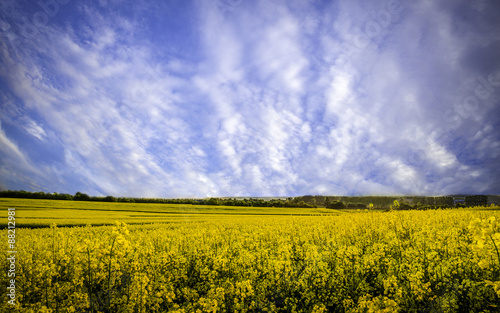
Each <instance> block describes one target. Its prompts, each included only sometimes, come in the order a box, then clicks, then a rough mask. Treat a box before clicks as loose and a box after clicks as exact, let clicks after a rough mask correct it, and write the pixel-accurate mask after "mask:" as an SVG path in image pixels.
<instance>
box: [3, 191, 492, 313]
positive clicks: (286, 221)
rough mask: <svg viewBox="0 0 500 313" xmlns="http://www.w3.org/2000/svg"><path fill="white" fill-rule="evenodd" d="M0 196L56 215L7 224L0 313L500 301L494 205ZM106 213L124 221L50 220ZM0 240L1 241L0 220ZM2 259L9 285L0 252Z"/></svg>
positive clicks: (19, 217)
mask: <svg viewBox="0 0 500 313" xmlns="http://www.w3.org/2000/svg"><path fill="white" fill-rule="evenodd" d="M0 200H2V201H0V205H1V206H5V207H7V206H8V207H16V222H17V221H18V222H19V223H20V224H19V225H23V223H24V225H31V223H33V222H34V221H36V220H37V219H39V220H41V222H40V223H39V224H38V226H43V225H45V224H46V223H47V222H49V221H50V222H55V223H57V224H58V226H55V225H53V226H52V227H47V228H34V229H28V228H20V227H18V228H16V247H17V256H16V258H17V259H16V277H15V281H16V303H17V304H16V306H15V308H13V307H12V306H11V305H9V304H8V302H7V300H8V298H7V296H6V293H4V296H3V298H4V300H3V301H2V303H1V304H0V311H1V312H499V311H500V253H499V250H498V249H499V248H500V228H499V226H500V225H497V223H496V221H497V220H499V219H500V211H499V210H500V208H499V207H491V208H473V209H460V210H458V209H451V210H429V211H391V212H372V211H358V212H349V213H339V212H332V210H326V209H285V211H284V209H277V208H276V209H275V208H247V207H245V208H235V207H232V208H231V210H232V211H231V210H229V209H227V208H224V207H203V208H193V206H188V207H182V206H179V205H178V206H175V205H144V204H143V205H140V206H137V207H133V206H128V204H105V203H81V202H69V203H66V204H65V203H64V202H65V201H54V202H50V201H49V202H47V201H35V200H19V199H0ZM11 201H12V202H11ZM23 201H24V202H23ZM14 202H16V203H14ZM23 205H24V206H23ZM56 205H58V206H59V207H58V208H56V207H55V206H56ZM131 205H132V204H131ZM120 206H121V207H122V209H120ZM99 208H102V209H103V210H104V211H100V210H99ZM2 210H4V211H5V212H7V209H3V208H2ZM58 210H59V211H58ZM189 210H194V211H189ZM75 212H80V213H79V214H81V216H80V215H78V216H75V215H73V214H74V213H75ZM138 212H139V213H138ZM327 212H331V214H329V215H327V214H326V213H327ZM285 213H286V214H285ZM282 214H285V215H282ZM290 214H292V215H290ZM293 214H295V215H293ZM135 215H142V216H140V217H138V216H135ZM6 216H7V214H4V218H5V220H7V219H6ZM51 216H52V219H51ZM94 218H95V221H97V222H96V223H93V222H92V220H93V219H94ZM111 219H116V220H118V221H119V222H118V223H116V224H115V225H114V226H78V227H60V226H59V225H77V224H80V225H86V224H89V223H90V224H94V225H95V224H106V223H109V222H110V220H111ZM122 221H125V222H126V223H127V224H132V223H136V222H137V223H139V222H142V223H147V224H135V225H126V224H124V223H122ZM151 223H153V224H151ZM5 224H6V223H5ZM2 225H4V223H2ZM2 238H5V245H7V230H6V229H3V230H2ZM0 264H1V266H2V268H3V269H4V270H3V271H2V273H1V277H2V280H3V281H4V282H5V283H4V284H3V285H4V286H5V285H7V286H8V280H9V278H8V277H7V275H6V273H7V269H8V268H9V263H8V260H7V251H6V250H4V256H2V260H1V261H0ZM4 290H5V289H4Z"/></svg>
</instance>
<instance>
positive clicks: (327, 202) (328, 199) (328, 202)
mask: <svg viewBox="0 0 500 313" xmlns="http://www.w3.org/2000/svg"><path fill="white" fill-rule="evenodd" d="M330 203H331V201H330V198H328V197H326V198H325V202H323V205H324V206H325V207H327V208H328V206H329V205H330Z"/></svg>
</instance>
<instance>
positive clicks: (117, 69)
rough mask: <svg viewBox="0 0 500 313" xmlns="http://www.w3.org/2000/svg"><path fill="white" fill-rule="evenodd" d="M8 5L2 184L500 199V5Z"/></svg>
mask: <svg viewBox="0 0 500 313" xmlns="http://www.w3.org/2000/svg"><path fill="white" fill-rule="evenodd" d="M34 3H35V2H33V1H9V0H5V1H2V4H1V9H0V12H1V16H0V44H1V55H0V56H1V60H0V97H1V98H0V99H1V107H0V122H1V124H0V188H1V189H12V190H20V189H24V190H30V191H45V192H54V191H56V192H60V193H71V194H74V193H75V192H77V191H81V192H85V193H88V194H90V195H114V196H134V197H205V196H296V195H304V194H326V195H373V194H378V195H394V194H423V195H442V194H454V193H474V194H500V166H499V165H500V164H499V163H500V135H499V133H500V132H499V131H498V130H499V128H500V114H499V113H500V106H499V105H500V24H499V23H498V16H500V5H499V4H498V2H497V1H494V0H477V1H465V0H459V1H408V0H401V1H392V0H391V1H351V0H338V1H319V0H308V1H307V0H292V1H265V0H262V1H259V0H252V1H250V0H206V1H188V0H182V1H181V0H166V1H121V0H120V1H118V0H116V1H111V0H110V1H106V0H100V1H76V0H71V1H70V0H58V1H56V0H48V1H43V0H42V1H40V2H38V4H37V5H35V4H34Z"/></svg>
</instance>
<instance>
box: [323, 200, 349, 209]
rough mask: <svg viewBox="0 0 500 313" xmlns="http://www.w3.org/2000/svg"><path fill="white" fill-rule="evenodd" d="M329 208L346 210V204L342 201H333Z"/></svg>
mask: <svg viewBox="0 0 500 313" xmlns="http://www.w3.org/2000/svg"><path fill="white" fill-rule="evenodd" d="M327 208H329V209H337V210H340V209H345V204H344V202H342V201H333V202H330V204H328V206H327Z"/></svg>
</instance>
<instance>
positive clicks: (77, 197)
mask: <svg viewBox="0 0 500 313" xmlns="http://www.w3.org/2000/svg"><path fill="white" fill-rule="evenodd" d="M73 200H76V201H89V200H90V196H89V195H88V194H86V193H81V192H79V191H78V192H77V193H75V196H74V197H73Z"/></svg>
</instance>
